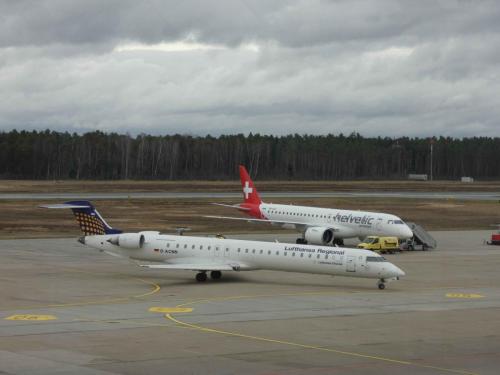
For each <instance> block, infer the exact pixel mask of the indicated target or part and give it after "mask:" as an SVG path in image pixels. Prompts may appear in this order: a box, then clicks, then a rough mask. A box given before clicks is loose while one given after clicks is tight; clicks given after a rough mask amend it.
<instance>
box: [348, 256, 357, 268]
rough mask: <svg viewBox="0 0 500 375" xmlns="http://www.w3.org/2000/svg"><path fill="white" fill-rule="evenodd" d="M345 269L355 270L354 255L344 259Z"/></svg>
mask: <svg viewBox="0 0 500 375" xmlns="http://www.w3.org/2000/svg"><path fill="white" fill-rule="evenodd" d="M346 271H347V272H356V257H353V256H348V257H347V261H346Z"/></svg>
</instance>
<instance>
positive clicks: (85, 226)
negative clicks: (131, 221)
mask: <svg viewBox="0 0 500 375" xmlns="http://www.w3.org/2000/svg"><path fill="white" fill-rule="evenodd" d="M64 204H65V205H66V206H67V207H68V208H71V211H73V214H74V215H75V218H76V221H78V224H80V229H81V230H82V232H83V233H84V234H85V235H86V236H94V235H99V234H101V235H102V234H118V233H122V231H121V230H118V229H113V228H111V227H110V226H109V225H108V223H106V221H105V220H104V219H103V218H102V216H101V215H100V214H99V212H97V210H96V209H95V207H94V206H93V205H92V204H91V203H90V202H88V201H70V202H66V203H64Z"/></svg>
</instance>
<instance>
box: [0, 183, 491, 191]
mask: <svg viewBox="0 0 500 375" xmlns="http://www.w3.org/2000/svg"><path fill="white" fill-rule="evenodd" d="M255 182H256V185H257V187H258V189H259V190H260V191H366V190H381V191H440V192H447V191H482V192H494V191H500V181H479V182H474V183H471V184H467V183H461V182H459V181H406V180H404V181H259V180H256V181H255ZM201 190H203V191H207V190H208V191H221V192H223V191H231V192H235V191H239V190H240V182H239V181H237V180H234V181H130V180H125V181H75V180H64V181H38V180H37V181H31V180H1V181H0V193H58V192H61V193H62V192H64V193H84V192H95V193H100V192H107V193H111V192H122V193H123V192H162V191H171V192H177V191H201Z"/></svg>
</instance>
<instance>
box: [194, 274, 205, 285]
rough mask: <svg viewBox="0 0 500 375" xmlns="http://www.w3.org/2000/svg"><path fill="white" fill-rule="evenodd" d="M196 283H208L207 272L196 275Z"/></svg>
mask: <svg viewBox="0 0 500 375" xmlns="http://www.w3.org/2000/svg"><path fill="white" fill-rule="evenodd" d="M196 281H198V282H199V283H202V282H204V281H207V274H206V273H205V272H198V273H197V274H196Z"/></svg>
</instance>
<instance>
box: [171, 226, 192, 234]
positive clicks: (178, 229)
mask: <svg viewBox="0 0 500 375" xmlns="http://www.w3.org/2000/svg"><path fill="white" fill-rule="evenodd" d="M190 230H191V228H188V227H178V228H175V231H176V232H177V235H178V236H182V235H183V234H184V232H189V231H190Z"/></svg>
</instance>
